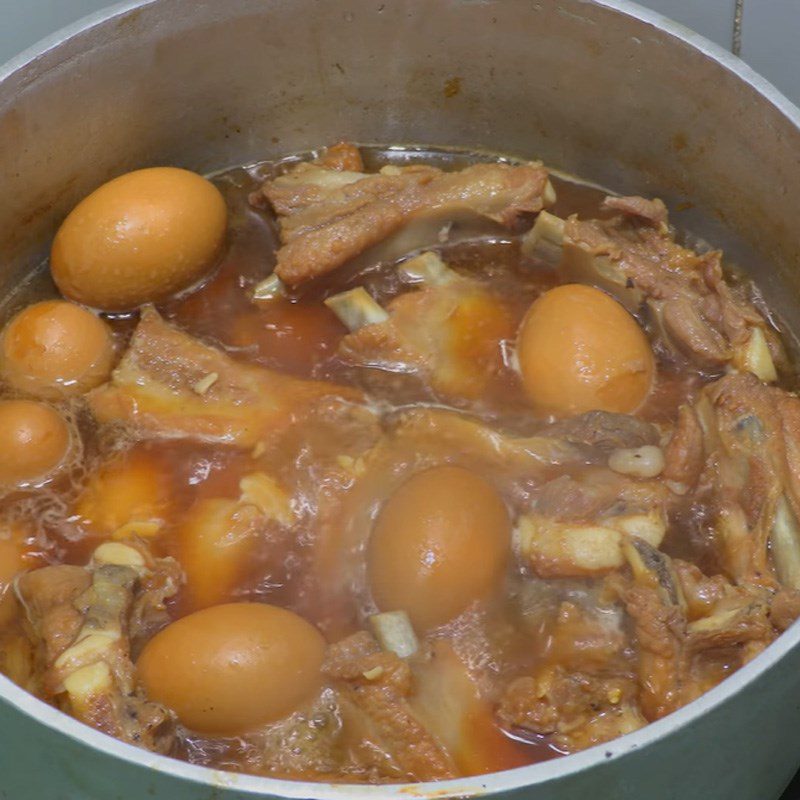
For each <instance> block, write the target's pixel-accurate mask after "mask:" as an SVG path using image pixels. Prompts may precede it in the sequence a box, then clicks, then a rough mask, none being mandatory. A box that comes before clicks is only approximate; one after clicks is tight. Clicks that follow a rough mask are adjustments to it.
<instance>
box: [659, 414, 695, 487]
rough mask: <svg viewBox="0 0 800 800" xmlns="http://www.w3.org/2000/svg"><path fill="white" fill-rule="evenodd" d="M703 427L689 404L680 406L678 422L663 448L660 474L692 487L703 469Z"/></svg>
mask: <svg viewBox="0 0 800 800" xmlns="http://www.w3.org/2000/svg"><path fill="white" fill-rule="evenodd" d="M704 460H705V453H704V450H703V429H702V427H701V425H700V421H699V419H698V418H697V414H696V413H695V410H694V409H693V408H692V407H691V406H681V407H680V409H679V411H678V422H677V424H676V426H675V428H674V430H673V432H672V436H671V437H670V440H669V443H668V444H667V446H666V448H665V450H664V471H663V472H662V475H663V476H664V477H665V478H666V479H667V480H671V481H675V482H677V483H679V484H681V485H682V486H685V487H687V488H690V487H693V486H694V485H695V484H696V483H697V481H698V479H699V478H700V473H701V472H702V469H703V463H704Z"/></svg>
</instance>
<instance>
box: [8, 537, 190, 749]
mask: <svg viewBox="0 0 800 800" xmlns="http://www.w3.org/2000/svg"><path fill="white" fill-rule="evenodd" d="M128 549H129V552H132V553H134V554H135V552H136V548H134V547H130V548H128ZM148 564H149V565H148ZM160 572H166V573H168V574H169V575H171V576H173V575H174V572H175V564H174V562H173V561H172V560H171V559H165V560H153V559H152V558H148V559H147V560H146V561H145V564H144V565H143V566H141V567H133V566H128V565H125V564H113V563H101V564H95V563H90V565H89V566H88V567H87V568H83V567H73V566H65V565H60V566H53V567H42V568H40V569H38V570H33V571H32V572H29V573H26V574H24V575H22V576H21V577H20V579H19V581H18V584H17V592H18V594H19V597H20V600H21V602H22V605H23V607H24V609H25V612H26V630H27V635H28V637H29V638H30V640H31V642H32V643H33V645H34V648H35V654H36V656H35V667H34V668H35V671H36V672H37V673H38V674H39V675H40V682H39V687H40V693H41V695H42V696H43V697H44V698H45V699H47V700H54V701H56V702H58V703H59V704H60V705H61V706H62V707H64V708H65V709H67V710H69V711H70V712H71V713H72V714H73V716H75V717H76V718H77V719H80V720H81V721H83V722H85V723H86V724H87V725H91V726H92V727H94V728H97V729H98V730H100V731H102V732H104V733H107V734H109V735H110V736H115V737H116V738H118V739H122V740H123V741H126V742H131V743H133V744H140V745H142V746H145V747H147V748H148V749H151V750H154V751H156V752H169V750H170V749H171V747H172V743H173V738H174V730H175V723H174V717H173V715H172V714H171V712H169V711H168V710H167V709H165V708H163V707H162V706H160V705H159V704H157V703H153V702H150V701H148V700H146V699H145V698H143V697H142V696H141V695H140V694H139V692H138V690H137V688H136V686H135V680H134V667H133V662H132V660H131V650H130V626H129V619H130V616H131V612H132V609H133V608H134V607H136V606H138V607H139V609H140V610H141V609H143V608H148V607H154V606H157V605H159V604H163V600H164V598H165V597H166V594H165V591H164V589H163V585H164V584H168V585H170V586H171V587H172V593H173V594H174V592H175V591H177V588H178V587H177V585H176V584H175V583H174V580H173V579H172V578H170V579H167V580H165V579H163V578H160V577H158V576H157V574H158V573H160ZM150 573H152V575H151V574H150ZM140 578H146V579H147V580H146V581H145V582H144V585H143V581H141V580H140ZM152 592H155V593H156V594H157V596H158V598H159V599H158V600H157V601H155V602H154V601H153V600H152V599H150V598H148V595H149V594H150V593H152ZM139 613H140V614H141V611H140V612H139Z"/></svg>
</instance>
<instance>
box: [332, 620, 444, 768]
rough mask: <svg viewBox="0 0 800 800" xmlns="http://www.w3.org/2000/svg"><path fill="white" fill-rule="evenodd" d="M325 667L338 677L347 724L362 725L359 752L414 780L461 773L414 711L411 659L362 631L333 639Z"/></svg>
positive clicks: (333, 676)
mask: <svg viewBox="0 0 800 800" xmlns="http://www.w3.org/2000/svg"><path fill="white" fill-rule="evenodd" d="M323 671H324V672H325V673H326V674H327V675H329V676H330V677H331V678H334V679H336V683H335V686H336V689H337V693H338V702H339V708H340V711H341V713H342V717H343V721H344V722H343V724H344V725H345V726H351V727H352V728H354V729H357V730H358V731H359V735H358V736H356V737H354V738H355V741H357V742H358V744H357V745H356V746H357V748H358V751H359V757H360V758H361V759H365V760H367V761H370V760H371V761H374V762H375V764H374V766H375V768H377V769H380V771H382V772H383V773H384V774H385V773H386V772H387V771H391V772H392V773H394V776H395V777H396V779H400V780H410V781H424V780H437V779H443V778H450V777H454V776H455V775H456V774H457V770H456V767H455V764H454V763H453V760H452V757H451V756H450V754H449V753H448V752H447V751H446V750H445V749H444V748H443V747H442V745H441V744H440V743H439V742H438V741H436V739H434V737H433V736H432V735H431V734H430V733H429V732H428V731H427V730H426V729H425V727H424V726H423V725H422V724H421V723H420V722H419V720H418V719H417V717H416V716H415V714H414V713H413V711H412V709H411V707H410V705H409V703H408V695H409V693H410V691H411V676H410V671H409V667H408V664H407V663H405V662H404V661H402V660H401V659H399V658H398V657H397V656H395V655H393V654H389V653H385V652H381V651H380V650H379V649H378V647H377V643H375V641H374V640H372V638H371V637H370V636H369V634H366V633H364V632H361V633H356V634H354V635H353V636H352V637H350V638H349V639H345V640H344V641H343V642H339V643H338V644H335V645H333V646H332V647H331V648H330V650H329V654H328V658H327V659H326V663H325V665H324V667H323Z"/></svg>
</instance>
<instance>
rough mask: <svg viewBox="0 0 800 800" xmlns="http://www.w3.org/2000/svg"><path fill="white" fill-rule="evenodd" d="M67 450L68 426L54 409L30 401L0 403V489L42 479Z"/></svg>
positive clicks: (68, 441)
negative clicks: (0, 487)
mask: <svg viewBox="0 0 800 800" xmlns="http://www.w3.org/2000/svg"><path fill="white" fill-rule="evenodd" d="M69 450H70V430H69V425H68V424H67V422H66V420H65V419H64V418H63V417H62V416H61V414H59V413H58V411H56V410H55V409H54V408H51V407H50V406H48V405H46V404H44V403H39V402H35V401H33V400H0V453H2V457H0V486H6V487H8V486H19V485H21V484H27V483H34V482H37V481H40V480H44V479H45V478H47V477H48V476H49V475H51V474H52V473H53V472H55V471H56V470H57V469H58V467H59V466H61V465H62V464H63V463H64V462H65V460H66V458H67V454H68V453H69Z"/></svg>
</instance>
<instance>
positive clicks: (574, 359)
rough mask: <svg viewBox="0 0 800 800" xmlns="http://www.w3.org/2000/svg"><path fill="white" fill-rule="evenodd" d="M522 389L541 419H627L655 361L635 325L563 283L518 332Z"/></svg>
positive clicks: (601, 298) (594, 295)
mask: <svg viewBox="0 0 800 800" xmlns="http://www.w3.org/2000/svg"><path fill="white" fill-rule="evenodd" d="M517 353H518V357H519V367H520V372H521V375H522V381H523V384H524V387H525V390H526V392H527V394H528V397H529V398H530V400H531V402H532V404H533V406H534V407H535V408H536V410H537V411H539V412H540V413H542V414H553V415H555V416H568V415H571V414H581V413H583V412H585V411H594V410H599V411H612V412H618V413H624V414H629V413H631V412H633V411H635V410H636V409H637V408H639V406H641V404H642V403H643V402H644V399H645V398H646V397H647V395H648V394H649V392H650V389H651V388H652V385H653V377H654V374H655V359H654V357H653V351H652V349H651V347H650V343H649V342H648V340H647V337H646V336H645V334H644V332H643V331H642V329H641V328H640V327H639V325H638V324H637V322H636V320H635V319H634V318H633V317H632V316H631V315H630V314H629V313H628V312H627V311H626V310H625V309H624V308H623V307H622V306H621V305H620V304H619V303H618V302H617V301H616V300H614V299H613V298H612V297H610V296H609V295H607V294H606V293H605V292H602V291H600V290H599V289H595V288H594V287H592V286H584V285H582V284H576V283H575V284H566V285H564V286H558V287H556V288H555V289H550V291H548V292H545V293H544V294H543V295H541V297H539V298H538V299H537V300H535V301H534V302H533V304H532V305H531V307H530V309H529V310H528V313H527V314H526V316H525V319H524V320H523V322H522V325H521V327H520V330H519V335H518V340H517Z"/></svg>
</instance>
